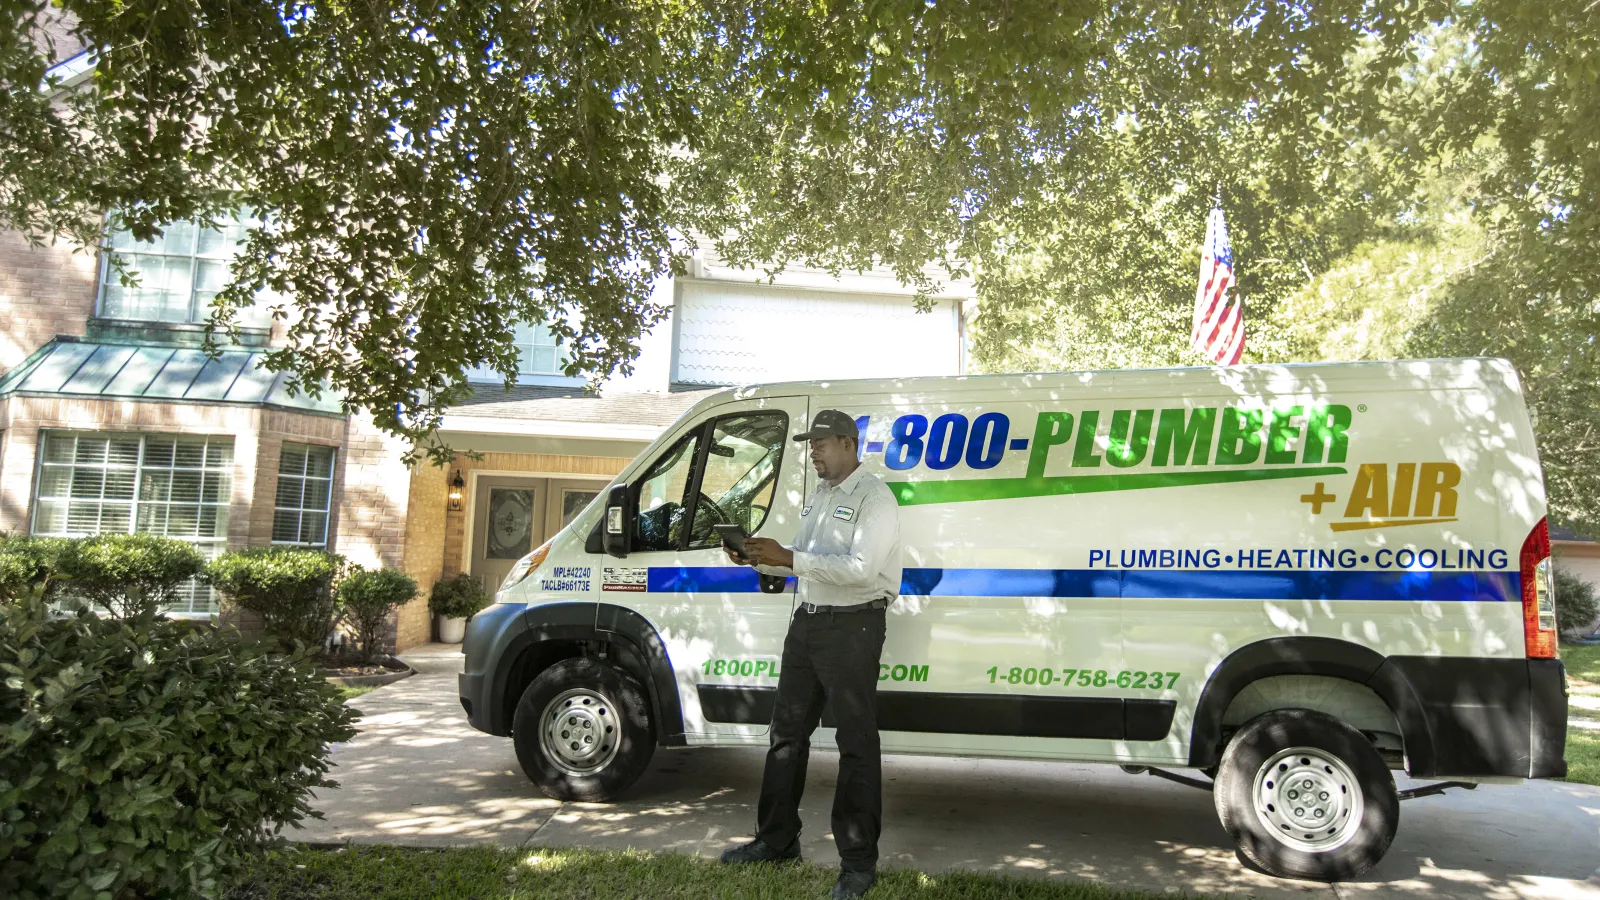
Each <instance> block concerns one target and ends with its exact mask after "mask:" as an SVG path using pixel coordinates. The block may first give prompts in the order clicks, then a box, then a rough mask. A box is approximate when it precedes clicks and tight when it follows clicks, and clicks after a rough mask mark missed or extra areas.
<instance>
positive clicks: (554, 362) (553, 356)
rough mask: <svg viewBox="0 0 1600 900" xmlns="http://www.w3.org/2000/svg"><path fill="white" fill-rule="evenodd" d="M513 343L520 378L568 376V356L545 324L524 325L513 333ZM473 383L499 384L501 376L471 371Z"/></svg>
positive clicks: (496, 373)
mask: <svg viewBox="0 0 1600 900" xmlns="http://www.w3.org/2000/svg"><path fill="white" fill-rule="evenodd" d="M511 343H512V345H513V346H515V347H516V348H517V374H518V375H565V374H566V373H565V372H564V371H562V369H563V368H564V367H565V366H566V364H567V357H566V354H565V353H563V352H561V345H560V343H558V342H557V341H556V336H555V335H553V334H551V333H550V329H549V328H546V327H545V326H543V325H534V324H529V323H522V324H519V325H517V327H516V330H515V331H514V332H513V333H512V336H511ZM468 374H469V377H470V378H471V379H472V380H474V381H499V380H501V375H500V373H498V372H496V371H495V370H493V369H489V368H481V369H472V370H470V371H469V373H468Z"/></svg>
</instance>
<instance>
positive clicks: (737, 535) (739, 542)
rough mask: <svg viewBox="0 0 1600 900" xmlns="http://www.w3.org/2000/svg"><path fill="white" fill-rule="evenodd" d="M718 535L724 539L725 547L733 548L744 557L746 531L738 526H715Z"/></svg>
mask: <svg viewBox="0 0 1600 900" xmlns="http://www.w3.org/2000/svg"><path fill="white" fill-rule="evenodd" d="M711 527H712V528H713V529H715V530H716V532H717V535H718V536H719V537H721V538H722V545H723V546H724V547H732V548H733V552H735V553H737V554H739V555H740V556H744V555H745V554H744V536H745V535H744V529H743V528H740V527H739V526H737V525H713V526H711Z"/></svg>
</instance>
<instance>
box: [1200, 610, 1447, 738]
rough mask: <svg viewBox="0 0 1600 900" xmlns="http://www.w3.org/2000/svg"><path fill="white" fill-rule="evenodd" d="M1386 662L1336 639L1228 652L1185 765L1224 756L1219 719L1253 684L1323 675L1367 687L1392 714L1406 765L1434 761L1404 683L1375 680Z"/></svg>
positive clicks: (1207, 694)
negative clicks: (1278, 677) (1282, 677)
mask: <svg viewBox="0 0 1600 900" xmlns="http://www.w3.org/2000/svg"><path fill="white" fill-rule="evenodd" d="M1387 661H1388V660H1387V658H1386V657H1384V655H1383V654H1381V653H1379V652H1377V651H1376V650H1373V649H1372V648H1370V647H1363V646H1361V645H1360V644H1356V643H1352V642H1350V641H1341V640H1339V639H1337V638H1325V637H1276V638H1268V639H1266V640H1264V641H1256V642H1254V643H1251V644H1246V645H1244V646H1243V647H1240V648H1239V649H1237V650H1235V651H1234V652H1233V653H1231V654H1229V655H1228V657H1227V658H1226V659H1224V660H1223V661H1222V664H1221V665H1219V666H1217V668H1216V669H1215V670H1214V671H1213V672H1212V673H1211V677H1210V678H1209V679H1208V680H1207V681H1206V686H1205V688H1204V689H1203V690H1202V691H1201V692H1200V700H1199V702H1198V703H1197V704H1196V705H1195V711H1194V723H1193V725H1192V726H1191V728H1190V733H1189V765H1191V766H1193V767H1195V768H1202V769H1203V768H1209V767H1211V766H1215V765H1217V763H1218V762H1220V761H1221V758H1222V719H1223V715H1224V714H1226V713H1227V711H1228V706H1229V705H1230V704H1232V703H1233V700H1234V698H1235V697H1237V696H1238V695H1239V692H1240V691H1242V690H1244V689H1245V687H1246V686H1248V685H1249V684H1250V683H1251V682H1254V681H1257V680H1259V679H1262V678H1268V677H1271V676H1273V675H1324V676H1329V677H1333V678H1342V679H1344V680H1346V681H1353V682H1355V683H1356V684H1361V685H1366V686H1367V687H1370V688H1372V689H1373V691H1375V692H1376V693H1377V694H1378V697H1379V698H1380V699H1382V700H1383V702H1384V703H1385V704H1387V705H1388V707H1389V709H1390V711H1391V712H1393V713H1394V717H1395V720H1396V721H1397V722H1398V723H1399V725H1400V737H1401V739H1402V740H1403V741H1404V742H1405V749H1406V759H1407V762H1408V765H1409V766H1410V767H1415V766H1416V765H1417V763H1419V762H1421V761H1424V760H1425V761H1428V762H1429V763H1430V764H1431V761H1432V760H1433V758H1434V748H1433V735H1432V732H1431V730H1430V729H1429V727H1428V724H1427V720H1426V718H1425V716H1424V715H1423V710H1422V704H1421V703H1420V702H1419V701H1418V700H1417V697H1416V694H1415V693H1414V691H1413V690H1412V688H1411V685H1410V683H1409V682H1408V681H1406V680H1405V679H1403V678H1393V677H1382V678H1380V677H1378V676H1379V673H1380V671H1382V672H1385V673H1387V671H1388V670H1387V669H1385V663H1386V662H1387Z"/></svg>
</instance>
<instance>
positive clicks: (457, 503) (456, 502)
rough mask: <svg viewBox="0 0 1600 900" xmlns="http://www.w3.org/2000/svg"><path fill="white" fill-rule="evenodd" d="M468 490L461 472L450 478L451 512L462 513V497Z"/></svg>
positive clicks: (458, 471)
mask: <svg viewBox="0 0 1600 900" xmlns="http://www.w3.org/2000/svg"><path fill="white" fill-rule="evenodd" d="M466 489H467V483H466V481H464V480H462V478H461V470H460V469H457V470H456V474H455V475H452V476H451V477H450V511H451V512H461V495H462V493H463V492H465V491H466Z"/></svg>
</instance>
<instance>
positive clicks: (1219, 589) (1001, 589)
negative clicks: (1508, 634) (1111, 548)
mask: <svg viewBox="0 0 1600 900" xmlns="http://www.w3.org/2000/svg"><path fill="white" fill-rule="evenodd" d="M792 581H793V579H791V584H792ZM648 587H649V590H650V591H652V592H669V593H676V592H701V593H705V592H719V593H720V592H724V591H725V592H728V593H737V594H755V593H760V591H761V584H760V580H759V577H758V576H757V574H756V572H755V570H754V569H750V568H747V567H744V566H651V567H650V575H649V580H648ZM900 593H901V594H904V595H907V596H922V597H1141V598H1159V597H1171V598H1182V599H1191V600H1412V601H1418V600H1425V601H1433V602H1437V603H1452V602H1454V603H1460V602H1521V599H1522V577H1521V575H1520V574H1519V573H1517V572H1497V571H1471V572H1467V571H1450V572H1443V571H1431V572H1418V571H1387V572H1372V571H1341V572H1330V571H1324V570H1309V569H1273V570H1260V569H1256V570H1250V569H1244V570H1239V569H1228V570H1215V569H1213V570H1204V571H1194V570H1174V569H906V570H905V574H904V577H903V578H902V580H901V583H900Z"/></svg>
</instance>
